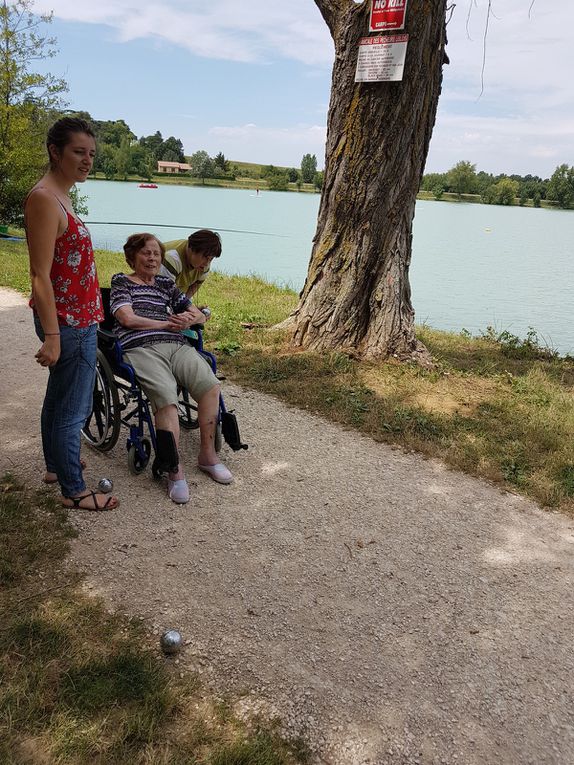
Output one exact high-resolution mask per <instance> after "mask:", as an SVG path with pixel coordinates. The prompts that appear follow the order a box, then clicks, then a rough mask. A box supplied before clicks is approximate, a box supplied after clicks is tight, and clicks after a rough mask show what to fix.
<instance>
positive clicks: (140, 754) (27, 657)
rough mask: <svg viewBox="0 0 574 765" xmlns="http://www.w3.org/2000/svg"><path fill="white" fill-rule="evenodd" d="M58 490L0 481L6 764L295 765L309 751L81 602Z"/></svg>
mask: <svg viewBox="0 0 574 765" xmlns="http://www.w3.org/2000/svg"><path fill="white" fill-rule="evenodd" d="M73 535H74V532H73V529H72V528H71V526H70V525H69V524H68V522H67V519H66V513H65V512H64V511H63V509H62V508H60V507H59V505H58V504H57V503H56V501H55V499H54V496H53V494H52V495H51V494H50V492H49V491H48V490H44V491H40V492H37V493H35V494H31V493H29V492H27V491H26V490H25V489H24V488H23V487H22V486H21V485H19V484H18V482H17V481H16V480H15V479H14V478H13V477H11V476H3V477H2V478H1V479H0V545H1V549H2V558H1V560H0V613H1V617H2V618H1V622H0V676H1V683H0V762H2V763H6V765H9V764H10V763H13V764H14V765H16V763H38V764H40V763H62V764H64V763H70V764H72V763H73V765H84V764H85V765H97V764H98V763H100V764H101V765H120V763H130V764H133V765H137V764H138V763H141V764H142V765H143V764H144V763H150V764H151V763H153V764H154V765H162V764H165V765H167V764H168V763H169V764H170V765H178V764H181V765H184V763H185V765H248V764H249V765H294V764H295V763H303V762H305V761H306V759H307V758H306V754H305V752H304V748H303V746H302V745H288V744H286V743H285V742H283V741H282V740H281V739H280V738H279V737H278V736H277V733H276V731H275V730H274V728H273V727H272V726H271V727H269V726H268V727H265V726H263V725H262V724H260V723H259V722H258V721H253V722H252V723H250V724H249V725H247V724H245V723H243V722H240V721H239V720H238V719H236V718H235V717H234V715H233V713H232V711H231V706H230V704H229V703H228V702H227V701H222V700H221V699H216V698H213V696H211V695H210V694H209V693H208V692H206V691H205V690H204V689H202V687H201V685H200V683H199V681H198V679H197V677H195V676H194V675H193V674H189V673H188V674H185V673H181V672H180V671H179V667H178V666H176V665H175V664H174V662H173V660H169V659H165V658H163V656H162V655H161V653H160V652H159V650H158V645H157V638H156V637H153V636H150V635H149V634H148V633H146V632H145V630H144V627H143V626H142V625H141V624H140V623H136V622H135V621H128V620H126V619H124V618H121V617H118V616H114V615H110V614H109V612H108V611H107V610H106V609H105V608H104V606H103V604H102V603H101V602H100V601H98V600H96V599H93V598H87V597H85V596H83V595H82V594H81V593H80V590H79V588H78V586H77V585H78V577H77V576H74V575H73V574H70V572H69V571H64V569H63V568H62V566H61V560H62V558H63V557H64V556H65V554H66V552H67V549H68V543H69V540H70V538H71V537H73Z"/></svg>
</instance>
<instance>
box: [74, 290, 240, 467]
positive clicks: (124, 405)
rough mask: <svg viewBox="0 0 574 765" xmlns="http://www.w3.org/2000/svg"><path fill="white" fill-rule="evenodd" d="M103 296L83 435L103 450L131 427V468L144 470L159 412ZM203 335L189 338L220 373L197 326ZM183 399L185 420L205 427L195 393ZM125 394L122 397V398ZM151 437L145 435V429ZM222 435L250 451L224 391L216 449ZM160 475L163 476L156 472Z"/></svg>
mask: <svg viewBox="0 0 574 765" xmlns="http://www.w3.org/2000/svg"><path fill="white" fill-rule="evenodd" d="M102 299H103V303H104V311H105V315H106V318H105V320H104V321H103V322H102V324H101V325H100V326H99V327H98V361H97V370H96V383H95V386H94V398H93V406H92V413H91V414H90V417H89V418H88V419H87V420H86V423H85V425H84V428H83V430H82V434H83V436H84V438H85V439H86V441H87V442H88V443H89V444H90V446H92V447H93V448H94V449H96V450H98V451H109V450H110V449H112V448H113V447H114V446H115V445H116V443H117V441H118V439H119V435H120V429H121V426H122V425H123V426H125V427H127V428H128V429H129V435H128V438H127V441H126V449H127V451H128V466H129V469H130V472H132V473H134V474H136V475H137V474H138V473H141V472H142V471H143V470H145V468H146V467H147V465H148V462H149V460H150V457H151V451H152V449H153V452H154V454H155V453H157V440H156V433H155V426H154V422H153V415H152V413H151V410H150V405H149V401H148V400H147V397H146V396H145V394H144V392H143V391H142V389H141V387H140V385H139V383H138V381H137V377H136V374H135V371H134V368H133V367H132V366H131V365H130V364H128V363H127V362H126V361H125V360H124V357H123V352H122V348H121V345H120V343H119V341H118V339H117V338H116V336H115V335H114V333H113V332H111V331H110V328H111V326H112V324H113V319H112V317H111V315H110V312H109V289H102ZM193 329H194V330H195V333H196V335H197V338H196V339H195V338H194V339H191V338H188V339H189V342H190V344H191V345H192V346H193V347H194V348H195V349H196V351H197V352H198V353H199V354H200V355H201V356H203V358H205V359H206V360H207V362H208V363H209V365H210V366H211V369H212V370H213V373H214V374H215V375H216V374H217V361H216V359H215V356H214V355H213V354H212V353H210V352H209V351H206V350H205V349H204V347H203V333H202V331H201V326H197V327H193ZM180 392H181V399H180V401H179V402H178V408H179V416H180V424H181V426H182V427H183V428H185V429H195V428H197V427H198V426H199V423H198V422H197V419H194V418H193V417H192V414H191V413H192V411H195V410H196V407H195V406H194V405H193V404H191V403H190V400H189V394H188V393H187V391H185V390H181V391H180ZM120 395H121V397H122V399H123V400H122V401H120ZM146 426H147V429H148V432H149V439H147V438H146V436H145V427H146ZM222 437H225V440H226V441H227V443H228V444H229V446H230V447H231V448H232V449H234V450H239V449H246V448H247V446H246V445H245V444H243V443H241V439H240V437H239V431H238V428H237V424H236V421H235V415H234V414H233V413H232V412H229V411H228V410H227V409H226V407H225V402H224V400H223V396H222V395H221V394H220V395H219V412H218V419H217V427H216V443H215V447H216V450H217V451H219V449H220V448H221V445H222ZM155 477H159V476H158V475H155Z"/></svg>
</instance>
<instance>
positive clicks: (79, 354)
mask: <svg viewBox="0 0 574 765" xmlns="http://www.w3.org/2000/svg"><path fill="white" fill-rule="evenodd" d="M46 146H47V149H48V156H49V160H50V166H49V169H48V171H47V172H46V174H45V175H44V176H43V178H41V179H40V181H38V183H37V184H36V185H35V186H34V188H33V189H32V190H31V191H30V193H29V194H28V197H27V199H26V203H25V211H24V212H25V225H26V238H27V242H28V252H29V255H30V277H31V281H32V297H31V300H30V305H31V307H32V308H33V309H34V322H35V326H36V334H37V335H38V337H39V339H40V341H41V342H42V346H41V348H40V350H39V351H38V352H37V353H36V361H37V362H38V363H39V364H41V365H42V366H43V367H47V368H48V370H49V378H48V386H47V389H46V396H45V398H44V404H43V406H42V419H41V422H42V447H43V450H44V459H45V461H46V471H47V472H46V475H45V477H44V480H45V481H46V483H56V482H58V483H59V484H60V488H61V491H62V503H63V505H64V506H65V507H76V508H81V509H85V510H112V509H114V508H115V507H117V506H118V504H119V502H118V500H117V499H116V497H112V496H106V495H105V494H101V493H97V492H91V491H87V490H86V485H85V483H84V479H83V476H82V467H83V465H82V462H81V460H80V444H81V441H80V439H81V436H80V431H81V429H82V427H83V425H84V422H85V420H86V418H87V417H88V415H89V413H90V411H91V408H92V395H93V388H94V379H95V371H96V350H97V334H96V332H97V326H98V323H99V322H100V321H102V319H103V311H102V304H101V296H100V289H99V285H98V278H97V275H96V266H95V263H94V254H93V250H92V242H91V239H90V234H89V232H88V230H87V229H86V227H85V226H84V224H83V223H82V221H81V220H80V219H79V218H78V217H77V216H76V215H75V213H74V210H73V207H72V203H71V201H70V196H69V192H70V189H71V188H72V186H74V184H75V183H77V182H78V181H79V182H82V181H85V180H86V178H87V177H88V173H89V172H90V170H91V168H92V164H93V162H94V156H95V153H96V142H95V138H94V133H93V130H92V128H91V127H90V125H89V124H88V123H87V122H85V121H84V120H81V119H75V118H71V117H64V118H63V119H60V120H58V121H57V122H56V123H55V124H54V125H52V127H51V128H50V130H49V132H48V137H47V141H46Z"/></svg>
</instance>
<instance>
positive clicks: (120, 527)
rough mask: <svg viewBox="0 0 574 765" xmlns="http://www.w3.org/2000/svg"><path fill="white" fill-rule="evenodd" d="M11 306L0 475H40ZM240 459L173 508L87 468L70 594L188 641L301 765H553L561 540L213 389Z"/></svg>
mask: <svg viewBox="0 0 574 765" xmlns="http://www.w3.org/2000/svg"><path fill="white" fill-rule="evenodd" d="M36 348H37V341H36V339H35V337H34V335H33V332H32V326H31V320H30V315H29V310H28V309H27V308H26V306H25V303H24V301H23V299H22V298H21V297H20V296H18V295H17V294H16V293H14V292H11V291H9V290H0V353H1V356H0V358H1V359H2V377H1V385H0V390H1V393H0V396H1V408H0V417H1V425H2V456H1V458H0V467H1V469H2V470H3V471H4V470H5V469H6V468H9V469H12V470H13V471H15V472H16V473H17V474H18V475H20V476H22V477H23V478H24V479H26V480H27V481H28V482H29V483H30V484H31V485H34V484H36V483H37V482H38V481H39V476H40V475H41V472H42V469H43V468H42V463H41V458H40V439H39V432H38V410H39V407H40V403H41V398H42V393H43V388H44V384H45V375H46V372H45V370H42V369H40V368H39V367H38V365H36V364H35V363H34V361H33V353H34V352H35V349H36ZM225 396H226V401H227V403H228V404H229V405H231V407H235V408H236V410H237V413H238V416H239V419H240V423H241V426H242V435H243V437H244V439H245V440H246V441H247V442H248V443H249V444H250V449H249V451H248V452H243V453H239V454H233V453H230V452H229V450H227V449H225V453H224V457H225V460H226V462H227V463H228V464H229V466H230V468H231V469H232V470H233V472H234V473H235V476H236V482H235V483H234V484H233V485H232V486H229V487H223V486H217V485H216V484H214V483H213V482H212V481H210V479H209V478H207V477H206V476H204V475H202V474H200V473H198V472H197V471H196V470H195V469H194V468H193V464H194V455H195V449H196V444H194V443H193V436H189V434H186V435H185V437H184V441H183V451H184V453H185V454H186V462H187V465H188V470H187V472H188V477H189V478H190V479H191V480H192V483H191V489H192V497H193V499H192V502H190V503H189V504H188V505H187V506H183V507H176V506H175V505H173V504H172V503H171V502H170V501H169V500H168V499H167V498H166V497H165V495H164V490H163V488H162V487H161V486H159V485H157V484H155V483H153V482H152V480H151V477H150V473H149V471H148V472H146V473H145V474H143V475H141V476H138V477H134V476H130V475H129V473H128V470H127V461H126V454H125V448H124V443H123V439H120V442H119V443H118V446H117V447H116V449H115V450H114V451H113V452H112V453H111V454H109V455H99V454H96V453H94V452H92V451H90V450H89V449H88V448H85V450H84V456H85V457H86V459H87V460H88V461H89V466H88V471H87V475H88V479H89V480H91V481H96V480H97V479H98V478H100V477H101V476H104V475H105V476H110V477H112V478H113V480H114V483H115V491H116V492H117V494H118V495H119V496H120V498H121V500H122V507H121V508H120V510H119V511H117V512H116V513H108V514H102V515H98V516H95V515H93V514H88V513H78V514H77V515H75V516H74V517H75V523H76V524H77V527H78V528H79V530H80V535H79V538H78V540H77V541H76V543H75V546H74V550H73V556H72V564H73V565H74V566H77V567H79V568H81V569H82V570H84V571H85V572H86V576H87V580H86V586H87V588H88V589H90V590H91V591H93V592H97V593H100V594H102V595H103V596H104V597H105V598H106V599H107V600H108V601H109V603H110V604H112V605H113V606H114V607H116V608H119V609H121V610H123V611H124V612H125V613H127V614H130V615H136V616H139V617H142V618H143V619H145V620H146V621H147V622H148V623H149V625H150V629H151V630H155V631H160V630H163V629H164V628H167V627H177V628H178V629H180V630H181V632H182V634H183V636H184V638H185V639H186V640H187V641H189V642H188V645H187V647H186V649H185V651H184V653H183V654H182V655H181V658H180V663H181V666H182V668H185V667H193V668H195V669H198V670H199V671H200V672H201V673H202V676H203V678H204V679H205V681H206V682H207V683H209V684H210V685H211V686H212V687H213V688H215V689H216V690H217V691H219V692H223V691H231V692H232V693H233V694H234V695H237V696H241V697H242V700H241V701H240V702H239V707H242V708H245V709H246V710H253V709H260V710H263V711H264V712H265V713H266V714H278V715H280V716H281V718H282V719H283V721H284V725H285V730H286V731H287V732H288V733H291V734H303V735H304V736H305V737H307V738H308V740H309V741H310V743H311V746H312V748H313V751H314V752H315V754H316V758H317V762H325V763H331V764H332V765H359V764H362V763H372V764H374V763H376V764H378V765H383V764H384V765H387V764H388V765H395V764H398V763H403V764H407V763H408V765H411V764H414V763H422V764H425V765H426V764H427V763H428V764H431V763H432V764H433V765H434V764H435V763H437V764H438V763H448V765H450V764H451V763H465V764H466V763H469V764H476V765H489V764H490V763H492V765H494V764H495V763H496V765H500V764H501V763H508V765H522V763H532V764H533V765H541V763H556V764H560V765H567V764H568V765H569V764H570V763H572V762H574V705H573V699H574V652H573V650H572V634H573V627H574V588H573V580H574V576H573V573H574V562H573V561H574V556H573V553H574V522H573V521H571V520H569V519H568V518H565V517H562V516H559V515H556V514H553V513H545V512H542V511H540V510H539V509H537V508H536V506H535V505H534V504H533V503H531V502H529V501H527V500H525V499H522V498H520V497H516V496H513V495H509V494H504V493H501V492H500V491H499V490H498V489H497V488H495V487H493V486H491V485H489V484H487V483H485V482H482V481H478V480H475V479H473V478H469V477H468V476H465V475H461V474H459V473H455V472H451V471H449V470H447V469H445V467H444V466H442V465H441V464H440V463H439V462H436V461H427V460H423V459H422V458H420V457H419V456H417V455H407V454H403V453H402V452H400V451H397V450H393V449H391V448H389V447H387V446H384V445H381V444H375V443H374V442H372V441H370V440H369V439H367V438H364V437H362V436H360V435H357V434H355V433H352V432H348V431H345V430H343V429H342V428H340V427H337V426H334V425H331V424H329V423H327V422H325V421H323V420H321V419H319V418H317V417H314V416H312V415H309V414H306V413H304V412H300V411H298V410H295V409H289V408H288V407H286V406H284V405H283V404H281V403H279V402H277V401H276V400H274V399H273V398H271V397H269V396H265V395H262V394H259V393H255V392H253V391H242V390H239V389H238V388H236V387H235V386H233V385H229V384H226V387H225Z"/></svg>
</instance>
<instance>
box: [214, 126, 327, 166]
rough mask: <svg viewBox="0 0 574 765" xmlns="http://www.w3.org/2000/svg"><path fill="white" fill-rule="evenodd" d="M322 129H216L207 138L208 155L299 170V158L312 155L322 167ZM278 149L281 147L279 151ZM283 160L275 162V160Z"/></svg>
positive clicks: (297, 127)
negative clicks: (220, 153)
mask: <svg viewBox="0 0 574 765" xmlns="http://www.w3.org/2000/svg"><path fill="white" fill-rule="evenodd" d="M326 132H327V128H326V127H325V126H323V125H296V126H294V127H289V128H268V127H260V126H258V125H255V124H253V123H248V124H245V125H219V126H215V127H212V128H211V129H210V130H209V131H208V134H207V141H208V143H209V144H210V145H209V146H208V147H207V151H208V152H209V153H215V152H217V151H223V153H224V154H225V155H226V156H232V157H235V158H236V159H238V160H241V159H244V160H245V161H249V160H252V161H254V162H261V163H262V164H269V165H271V164H275V165H279V164H282V163H284V164H285V165H288V166H293V167H299V165H300V163H301V157H302V156H303V154H307V153H309V154H315V155H316V156H317V161H318V165H319V167H322V166H323V157H324V153H325V136H326ZM278 147H281V149H280V151H279V150H278ZM279 156H281V157H284V159H279V158H278V157H279Z"/></svg>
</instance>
